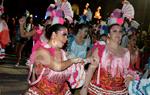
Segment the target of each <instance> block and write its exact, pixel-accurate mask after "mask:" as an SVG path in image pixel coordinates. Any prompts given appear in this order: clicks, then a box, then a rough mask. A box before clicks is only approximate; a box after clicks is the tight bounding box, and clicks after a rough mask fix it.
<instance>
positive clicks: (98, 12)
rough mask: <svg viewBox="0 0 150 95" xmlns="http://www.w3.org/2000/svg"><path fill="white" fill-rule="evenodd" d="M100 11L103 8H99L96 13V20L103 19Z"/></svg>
mask: <svg viewBox="0 0 150 95" xmlns="http://www.w3.org/2000/svg"><path fill="white" fill-rule="evenodd" d="M100 10H101V7H100V6H99V7H98V8H97V11H96V12H95V15H94V18H96V19H101V18H102V17H101V15H100Z"/></svg>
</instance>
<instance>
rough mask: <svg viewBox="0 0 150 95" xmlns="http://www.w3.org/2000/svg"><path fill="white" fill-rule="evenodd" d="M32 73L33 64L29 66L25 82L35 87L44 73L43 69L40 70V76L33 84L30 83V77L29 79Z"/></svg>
mask: <svg viewBox="0 0 150 95" xmlns="http://www.w3.org/2000/svg"><path fill="white" fill-rule="evenodd" d="M32 71H33V64H32V65H31V66H30V71H29V76H28V79H27V80H28V83H29V84H30V85H35V84H36V83H38V82H39V81H40V80H41V78H42V76H43V74H44V72H45V68H43V69H42V72H41V73H40V76H39V77H38V78H37V80H35V81H34V82H31V81H30V77H31V74H32Z"/></svg>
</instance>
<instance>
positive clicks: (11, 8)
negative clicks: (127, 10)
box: [4, 0, 118, 17]
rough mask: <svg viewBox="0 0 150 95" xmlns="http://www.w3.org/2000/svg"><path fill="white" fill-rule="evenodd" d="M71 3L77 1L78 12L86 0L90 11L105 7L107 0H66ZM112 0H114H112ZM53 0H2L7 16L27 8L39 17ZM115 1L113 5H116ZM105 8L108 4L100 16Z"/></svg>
mask: <svg viewBox="0 0 150 95" xmlns="http://www.w3.org/2000/svg"><path fill="white" fill-rule="evenodd" d="M68 1H69V2H70V3H71V4H73V3H77V4H79V6H80V9H81V10H80V12H82V9H84V6H85V4H86V3H87V2H89V3H90V7H91V9H92V11H95V10H96V8H97V7H98V6H99V5H100V6H101V7H102V8H104V7H106V6H105V5H106V4H107V2H108V1H109V0H105V2H104V1H103V0H68ZM113 1H114V0H113ZM53 2H54V0H4V7H5V12H6V13H7V14H8V15H9V16H12V17H14V16H18V15H22V14H23V13H24V12H25V10H26V9H27V10H29V11H30V13H32V14H34V15H38V16H40V17H44V15H45V12H46V9H47V7H48V6H49V4H50V3H53ZM116 4H118V3H115V4H114V5H113V6H115V7H116ZM107 9H108V10H110V9H109V6H108V7H106V8H105V11H104V10H102V13H103V14H102V16H103V15H105V14H108V13H107Z"/></svg>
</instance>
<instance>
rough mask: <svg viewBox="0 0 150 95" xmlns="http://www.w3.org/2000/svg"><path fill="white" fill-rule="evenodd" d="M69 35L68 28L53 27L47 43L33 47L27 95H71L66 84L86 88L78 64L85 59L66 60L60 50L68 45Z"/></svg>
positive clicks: (49, 30) (82, 72) (81, 68)
mask: <svg viewBox="0 0 150 95" xmlns="http://www.w3.org/2000/svg"><path fill="white" fill-rule="evenodd" d="M67 34H68V31H67V28H66V27H65V26H63V25H61V24H54V25H52V26H51V27H48V29H46V37H47V38H48V39H49V40H48V43H45V42H39V43H38V42H37V43H38V44H36V45H35V46H34V47H33V49H32V50H33V51H32V54H31V57H30V63H29V64H30V72H29V76H28V82H29V85H30V87H29V89H28V91H27V92H26V94H25V95H71V92H70V91H69V86H68V84H67V81H68V82H69V83H70V85H71V87H72V88H78V87H81V86H82V85H83V83H84V80H85V72H84V68H83V66H82V64H79V62H82V59H81V58H73V59H67V58H66V54H65V51H63V50H62V49H61V48H62V47H63V45H64V44H65V43H66V41H67ZM74 63H76V64H74ZM77 63H78V64H77ZM34 76H36V77H34Z"/></svg>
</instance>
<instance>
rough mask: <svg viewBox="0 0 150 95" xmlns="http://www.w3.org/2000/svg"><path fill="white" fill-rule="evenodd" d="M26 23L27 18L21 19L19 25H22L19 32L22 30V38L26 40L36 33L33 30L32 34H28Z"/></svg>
mask: <svg viewBox="0 0 150 95" xmlns="http://www.w3.org/2000/svg"><path fill="white" fill-rule="evenodd" d="M25 23H26V20H25V17H22V18H21V19H19V24H20V26H19V30H20V34H21V37H24V38H26V37H31V36H33V35H34V34H35V33H36V32H35V30H34V29H33V30H32V31H31V32H26V31H25V29H24V25H25Z"/></svg>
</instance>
